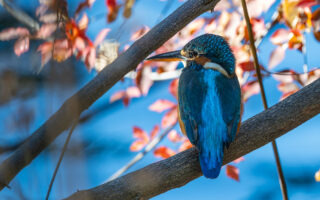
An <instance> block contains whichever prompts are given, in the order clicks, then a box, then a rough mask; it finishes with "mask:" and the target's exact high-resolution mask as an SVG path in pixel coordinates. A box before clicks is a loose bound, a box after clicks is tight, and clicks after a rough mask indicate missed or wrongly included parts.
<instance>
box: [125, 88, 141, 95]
mask: <svg viewBox="0 0 320 200" xmlns="http://www.w3.org/2000/svg"><path fill="white" fill-rule="evenodd" d="M126 95H127V96H128V97H129V98H137V97H140V96H141V92H140V90H139V88H137V87H136V86H132V87H128V88H127V92H126Z"/></svg>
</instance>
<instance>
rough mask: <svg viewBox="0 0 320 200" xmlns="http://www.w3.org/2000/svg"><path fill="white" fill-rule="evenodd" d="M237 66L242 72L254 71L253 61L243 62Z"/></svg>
mask: <svg viewBox="0 0 320 200" xmlns="http://www.w3.org/2000/svg"><path fill="white" fill-rule="evenodd" d="M238 66H239V67H240V68H241V69H242V70H243V71H248V72H249V71H254V70H255V68H254V64H253V61H245V62H242V63H239V64H238Z"/></svg>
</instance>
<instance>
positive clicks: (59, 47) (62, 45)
mask: <svg viewBox="0 0 320 200" xmlns="http://www.w3.org/2000/svg"><path fill="white" fill-rule="evenodd" d="M53 48H54V51H53V59H54V60H56V61H57V62H62V61H65V60H67V59H68V58H69V57H70V56H71V55H72V49H71V47H70V45H69V42H68V40H67V39H63V40H55V42H54V45H53Z"/></svg>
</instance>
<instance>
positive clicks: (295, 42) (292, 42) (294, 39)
mask: <svg viewBox="0 0 320 200" xmlns="http://www.w3.org/2000/svg"><path fill="white" fill-rule="evenodd" d="M291 33H293V34H291V37H290V39H289V42H288V47H289V48H290V49H298V50H299V51H301V52H302V47H303V40H304V36H303V35H302V34H301V33H300V31H299V30H297V29H293V30H291Z"/></svg>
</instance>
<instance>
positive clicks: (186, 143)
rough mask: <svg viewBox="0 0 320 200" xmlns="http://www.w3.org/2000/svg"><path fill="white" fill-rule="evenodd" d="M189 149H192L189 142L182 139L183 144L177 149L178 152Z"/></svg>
mask: <svg viewBox="0 0 320 200" xmlns="http://www.w3.org/2000/svg"><path fill="white" fill-rule="evenodd" d="M191 147H192V144H191V142H190V141H189V140H188V139H187V138H184V140H183V143H182V144H181V145H180V147H179V152H181V151H185V150H187V149H190V148H191Z"/></svg>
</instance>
